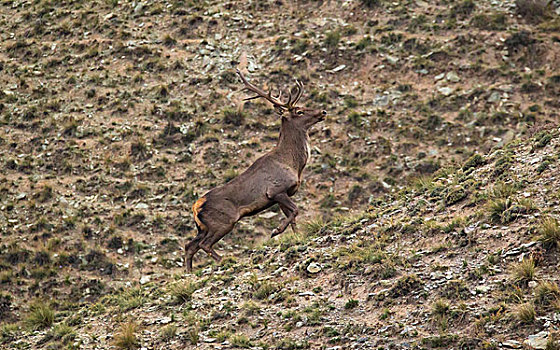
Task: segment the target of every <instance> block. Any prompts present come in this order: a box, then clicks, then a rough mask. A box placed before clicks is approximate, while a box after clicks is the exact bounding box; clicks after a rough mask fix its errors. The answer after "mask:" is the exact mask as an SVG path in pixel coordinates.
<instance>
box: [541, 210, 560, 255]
mask: <svg viewBox="0 0 560 350" xmlns="http://www.w3.org/2000/svg"><path fill="white" fill-rule="evenodd" d="M537 232H538V233H539V239H540V240H541V242H543V244H544V246H545V247H546V248H552V247H556V246H558V245H560V225H559V224H558V220H557V219H556V218H553V217H547V218H544V219H543V220H542V221H541V222H540V224H539V225H538V226H537Z"/></svg>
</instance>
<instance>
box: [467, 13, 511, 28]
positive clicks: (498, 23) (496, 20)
mask: <svg viewBox="0 0 560 350" xmlns="http://www.w3.org/2000/svg"><path fill="white" fill-rule="evenodd" d="M471 24H472V25H473V26H475V27H476V28H478V29H483V30H504V29H506V28H507V17H506V15H505V14H503V13H494V14H489V15H486V14H480V15H476V16H474V17H473V19H472V21H471Z"/></svg>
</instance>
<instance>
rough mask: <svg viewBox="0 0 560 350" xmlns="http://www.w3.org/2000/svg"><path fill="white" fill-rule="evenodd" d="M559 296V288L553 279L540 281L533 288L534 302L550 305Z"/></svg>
mask: <svg viewBox="0 0 560 350" xmlns="http://www.w3.org/2000/svg"><path fill="white" fill-rule="evenodd" d="M559 298H560V288H559V287H558V284H556V282H554V281H542V282H541V283H539V285H538V286H537V288H536V289H535V303H536V304H537V305H541V306H545V307H548V306H552V307H554V305H553V304H554V303H555V302H556V301H557V300H558V299H559Z"/></svg>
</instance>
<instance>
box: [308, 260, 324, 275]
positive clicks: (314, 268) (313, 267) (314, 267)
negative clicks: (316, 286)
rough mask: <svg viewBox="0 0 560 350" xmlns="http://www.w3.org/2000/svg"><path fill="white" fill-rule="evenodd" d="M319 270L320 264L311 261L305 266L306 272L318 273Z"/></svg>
mask: <svg viewBox="0 0 560 350" xmlns="http://www.w3.org/2000/svg"><path fill="white" fill-rule="evenodd" d="M320 271H321V266H319V264H317V263H314V262H312V263H311V264H309V266H307V272H309V273H318V272H320Z"/></svg>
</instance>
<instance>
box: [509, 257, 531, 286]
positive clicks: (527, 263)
mask: <svg viewBox="0 0 560 350" xmlns="http://www.w3.org/2000/svg"><path fill="white" fill-rule="evenodd" d="M535 270H536V266H535V261H534V260H533V259H532V258H525V259H523V260H522V261H521V262H519V263H517V264H515V265H514V266H513V270H512V275H513V278H514V280H515V281H516V282H529V281H532V280H533V279H534V278H535Z"/></svg>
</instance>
